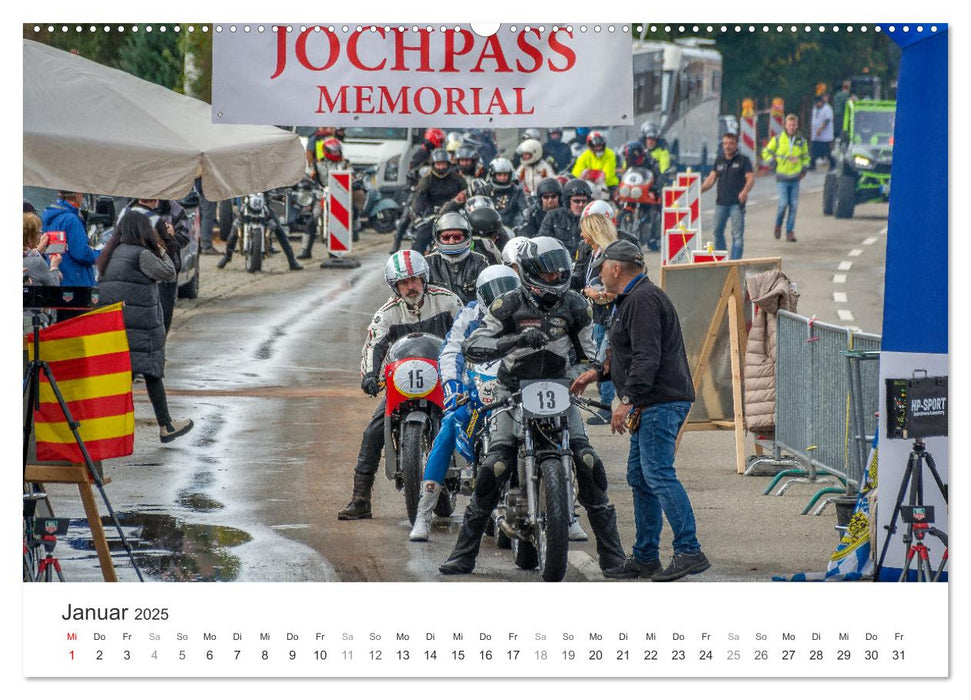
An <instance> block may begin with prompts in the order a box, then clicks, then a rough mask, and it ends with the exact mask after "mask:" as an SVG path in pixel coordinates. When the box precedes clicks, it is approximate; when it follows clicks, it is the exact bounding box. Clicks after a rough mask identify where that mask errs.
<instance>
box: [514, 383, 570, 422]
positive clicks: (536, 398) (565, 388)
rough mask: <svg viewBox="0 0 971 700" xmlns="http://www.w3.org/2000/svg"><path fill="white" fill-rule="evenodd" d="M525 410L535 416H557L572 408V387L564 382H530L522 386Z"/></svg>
mask: <svg viewBox="0 0 971 700" xmlns="http://www.w3.org/2000/svg"><path fill="white" fill-rule="evenodd" d="M521 388H522V397H523V410H524V411H526V413H528V414H531V415H534V416H556V415H559V414H561V413H565V412H566V411H567V410H568V409H569V408H570V387H569V384H568V383H563V382H555V381H549V382H529V383H523V384H522V386H521Z"/></svg>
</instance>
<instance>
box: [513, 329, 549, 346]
mask: <svg viewBox="0 0 971 700" xmlns="http://www.w3.org/2000/svg"><path fill="white" fill-rule="evenodd" d="M549 340H550V339H549V337H548V336H547V335H546V333H544V332H543V331H541V330H540V329H539V328H530V329H529V330H527V331H525V332H524V333H521V334H520V336H519V343H518V345H519V347H521V348H541V347H543V346H544V345H546V344H547V343H548V342H549Z"/></svg>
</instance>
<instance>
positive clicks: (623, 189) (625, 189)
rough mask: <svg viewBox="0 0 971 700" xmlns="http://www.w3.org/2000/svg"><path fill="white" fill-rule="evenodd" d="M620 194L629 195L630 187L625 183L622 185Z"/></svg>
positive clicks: (622, 195)
mask: <svg viewBox="0 0 971 700" xmlns="http://www.w3.org/2000/svg"><path fill="white" fill-rule="evenodd" d="M620 196H621V197H630V187H628V186H627V185H622V186H621V188H620Z"/></svg>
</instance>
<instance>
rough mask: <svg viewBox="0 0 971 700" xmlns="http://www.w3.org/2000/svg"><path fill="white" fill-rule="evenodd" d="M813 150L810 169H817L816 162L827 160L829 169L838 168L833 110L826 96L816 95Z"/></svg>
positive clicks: (813, 118)
mask: <svg viewBox="0 0 971 700" xmlns="http://www.w3.org/2000/svg"><path fill="white" fill-rule="evenodd" d="M811 126H812V133H813V138H812V150H811V153H810V160H809V169H810V170H815V169H816V161H817V160H819V159H820V158H825V159H826V160H828V161H829V169H830V170H833V168H835V167H836V159H835V158H833V152H832V151H833V108H832V107H830V106H829V104H828V103H827V102H826V96H825V95H816V104H815V106H814V107H813V115H812V123H811Z"/></svg>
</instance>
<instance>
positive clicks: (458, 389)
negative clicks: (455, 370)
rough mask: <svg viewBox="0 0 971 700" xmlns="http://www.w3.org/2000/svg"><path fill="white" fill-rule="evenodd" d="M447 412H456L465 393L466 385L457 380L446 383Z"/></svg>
mask: <svg viewBox="0 0 971 700" xmlns="http://www.w3.org/2000/svg"><path fill="white" fill-rule="evenodd" d="M444 389H445V410H446V411H454V410H455V409H456V408H457V403H456V402H457V401H458V398H459V396H461V395H462V394H464V393H465V385H464V384H462V382H460V381H458V380H456V379H449V380H448V381H447V382H445V387H444Z"/></svg>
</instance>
